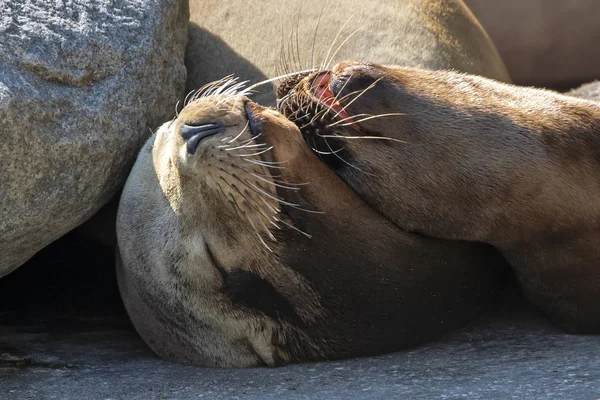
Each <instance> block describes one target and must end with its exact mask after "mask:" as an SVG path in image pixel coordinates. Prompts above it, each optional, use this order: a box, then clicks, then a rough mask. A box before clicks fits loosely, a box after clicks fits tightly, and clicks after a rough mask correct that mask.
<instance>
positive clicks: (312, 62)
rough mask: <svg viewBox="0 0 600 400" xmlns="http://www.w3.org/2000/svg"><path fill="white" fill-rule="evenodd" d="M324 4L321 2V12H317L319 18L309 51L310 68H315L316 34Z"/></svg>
mask: <svg viewBox="0 0 600 400" xmlns="http://www.w3.org/2000/svg"><path fill="white" fill-rule="evenodd" d="M325 4H327V1H323V5H322V6H321V11H320V12H319V18H318V19H317V26H316V27H315V33H314V35H313V41H312V51H311V59H310V65H311V66H312V68H314V67H315V45H316V42H317V34H318V33H319V27H320V26H321V18H322V17H323V10H324V9H325Z"/></svg>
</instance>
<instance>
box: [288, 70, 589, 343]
mask: <svg viewBox="0 0 600 400" xmlns="http://www.w3.org/2000/svg"><path fill="white" fill-rule="evenodd" d="M281 94H284V93H280V95H281ZM280 106H281V110H282V111H283V112H284V113H285V114H286V115H288V116H290V117H291V118H292V119H294V120H295V121H296V123H298V124H299V125H301V126H303V132H304V135H305V137H306V138H307V141H308V143H311V144H312V145H313V146H315V147H316V149H317V150H321V151H324V152H329V153H335V154H334V155H332V154H328V155H326V156H323V157H324V158H325V159H326V160H327V161H328V163H329V165H330V166H331V167H332V168H333V169H334V170H335V172H336V173H337V175H338V176H340V177H341V178H342V179H343V180H344V181H345V182H346V183H347V184H348V185H350V186H351V187H352V188H353V189H354V191H355V192H356V193H357V194H358V195H359V196H361V198H363V199H364V200H365V201H366V202H367V203H369V204H370V205H371V206H372V207H374V208H375V209H377V210H379V211H380V212H381V213H382V214H384V215H385V216H386V217H388V218H389V219H390V220H392V221H393V222H394V223H396V224H397V225H398V226H400V227H402V228H404V229H406V230H408V231H413V232H419V233H422V234H425V235H428V236H432V237H438V238H445V239H458V240H468V241H476V242H483V243H488V244H491V245H493V246H495V247H496V248H497V249H499V250H500V251H501V253H502V254H503V255H504V256H505V258H506V259H507V260H508V261H509V263H510V264H511V265H512V266H513V268H514V270H515V271H516V275H517V278H518V280H519V282H520V284H521V287H522V288H523V290H524V292H525V294H526V296H527V297H528V298H529V299H530V300H531V301H532V302H533V303H534V304H535V305H537V306H538V307H539V308H540V309H541V310H542V312H544V313H545V314H546V315H547V316H548V317H549V318H550V319H551V320H552V321H554V323H556V324H557V325H558V326H560V327H562V328H563V329H565V330H567V331H569V332H581V333H585V332H598V331H600V313H599V312H598V310H599V309H600V267H599V265H600V264H599V263H600V202H598V201H597V199H598V198H599V196H600V178H599V177H600V104H598V103H597V102H592V101H586V100H582V99H576V98H573V97H569V96H564V95H561V94H559V93H556V92H552V91H548V90H543V89H534V88H524V87H516V86H512V85H509V84H503V83H499V82H495V81H493V80H490V79H486V78H482V77H477V76H472V75H467V74H461V73H457V72H448V71H435V72H433V71H425V70H418V69H410V68H400V67H386V66H382V65H377V64H363V63H359V62H343V63H340V64H338V65H337V66H335V67H334V68H333V69H332V70H331V71H325V72H319V73H315V74H312V75H310V76H307V77H306V78H304V79H303V80H302V81H300V82H299V83H298V84H297V85H296V86H295V87H294V88H293V89H292V90H291V92H289V93H287V94H285V96H284V100H283V101H282V103H281V105H280ZM365 137H374V139H373V140H367V139H362V140H361V139H357V138H365ZM384 137H385V138H389V140H384ZM375 139H376V140H375Z"/></svg>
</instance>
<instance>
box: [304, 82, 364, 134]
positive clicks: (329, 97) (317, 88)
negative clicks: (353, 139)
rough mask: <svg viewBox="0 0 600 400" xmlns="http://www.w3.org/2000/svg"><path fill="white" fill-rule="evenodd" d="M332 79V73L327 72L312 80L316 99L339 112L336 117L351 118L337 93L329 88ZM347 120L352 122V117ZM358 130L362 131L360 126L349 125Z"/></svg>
mask: <svg viewBox="0 0 600 400" xmlns="http://www.w3.org/2000/svg"><path fill="white" fill-rule="evenodd" d="M330 80H331V73H329V72H327V73H324V74H321V75H319V76H317V77H316V78H315V79H313V82H312V91H313V97H314V99H315V100H316V101H317V102H318V103H320V104H323V105H324V106H326V107H328V108H329V109H331V111H333V113H334V114H337V117H336V119H346V118H350V115H348V113H347V112H346V111H345V110H344V106H342V104H340V102H339V101H337V100H336V98H335V95H334V94H333V92H332V91H331V89H330V88H329V81H330ZM346 122H348V123H350V122H351V119H348V120H347V121H346ZM349 126H351V127H352V128H354V129H355V130H357V131H360V130H361V129H360V127H359V126H358V125H356V124H351V125H349Z"/></svg>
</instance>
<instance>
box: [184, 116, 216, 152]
mask: <svg viewBox="0 0 600 400" xmlns="http://www.w3.org/2000/svg"><path fill="white" fill-rule="evenodd" d="M222 132H225V125H224V124H223V123H222V122H213V123H209V124H204V125H187V124H182V125H181V128H180V130H179V134H180V135H181V137H182V138H183V139H184V140H186V141H187V152H188V154H193V153H195V152H196V149H197V148H198V144H200V141H201V140H202V139H205V138H207V137H209V136H213V135H216V134H217V133H222Z"/></svg>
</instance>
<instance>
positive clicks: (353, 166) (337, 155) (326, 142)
mask: <svg viewBox="0 0 600 400" xmlns="http://www.w3.org/2000/svg"><path fill="white" fill-rule="evenodd" d="M333 137H336V136H333ZM324 140H325V144H326V145H327V147H329V150H331V151H332V152H333V151H334V150H333V148H332V147H331V145H330V144H329V141H328V140H327V138H324ZM333 155H334V156H336V157H337V158H339V159H340V160H341V161H343V162H344V163H345V164H346V165H348V166H350V167H352V168H354V169H356V170H358V171H361V172H362V173H364V174H367V175H371V174H369V173H367V172H366V171H364V170H362V169H361V168H358V167H357V166H355V165H353V164H352V163H350V162H348V161H346V160H344V159H343V158H342V157H341V156H340V155H339V154H337V153H333Z"/></svg>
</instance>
